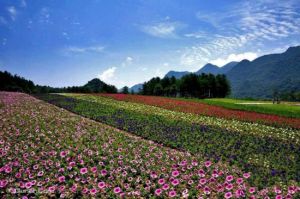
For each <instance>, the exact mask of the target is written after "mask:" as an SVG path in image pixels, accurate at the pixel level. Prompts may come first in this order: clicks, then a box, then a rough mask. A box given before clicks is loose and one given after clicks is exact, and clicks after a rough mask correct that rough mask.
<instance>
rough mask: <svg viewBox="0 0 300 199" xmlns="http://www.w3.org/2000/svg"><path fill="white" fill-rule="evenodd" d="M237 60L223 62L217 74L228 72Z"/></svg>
mask: <svg viewBox="0 0 300 199" xmlns="http://www.w3.org/2000/svg"><path fill="white" fill-rule="evenodd" d="M238 63H239V62H236V61H233V62H229V63H228V64H225V65H224V66H222V67H221V68H219V74H226V73H228V72H229V71H230V70H231V69H232V68H233V67H234V66H236V65H237V64H238Z"/></svg>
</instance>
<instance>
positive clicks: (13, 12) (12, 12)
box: [7, 6, 17, 21]
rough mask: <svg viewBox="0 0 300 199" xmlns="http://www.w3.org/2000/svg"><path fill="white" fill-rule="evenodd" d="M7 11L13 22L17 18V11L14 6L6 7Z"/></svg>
mask: <svg viewBox="0 0 300 199" xmlns="http://www.w3.org/2000/svg"><path fill="white" fill-rule="evenodd" d="M7 11H8V12H9V15H10V18H11V19H12V20H13V21H15V20H16V17H17V10H16V8H15V7H14V6H9V7H7Z"/></svg>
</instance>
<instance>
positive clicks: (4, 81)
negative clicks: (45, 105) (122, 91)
mask: <svg viewBox="0 0 300 199" xmlns="http://www.w3.org/2000/svg"><path fill="white" fill-rule="evenodd" d="M0 82H1V84H0V90H3V91H19V92H24V93H61V92H64V93H65V92H71V93H117V88H116V87H115V86H113V85H108V84H106V83H104V82H103V81H101V80H100V79H97V78H95V79H93V80H91V81H89V82H88V83H87V84H86V85H84V86H72V87H64V88H53V87H50V86H40V85H35V84H34V83H33V82H32V81H30V80H26V79H25V78H23V77H19V76H17V75H12V74H10V73H9V72H7V71H4V72H2V71H0Z"/></svg>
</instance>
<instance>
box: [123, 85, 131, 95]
mask: <svg viewBox="0 0 300 199" xmlns="http://www.w3.org/2000/svg"><path fill="white" fill-rule="evenodd" d="M122 93H123V94H128V93H129V89H128V86H124V87H123V88H122Z"/></svg>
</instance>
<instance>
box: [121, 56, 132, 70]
mask: <svg viewBox="0 0 300 199" xmlns="http://www.w3.org/2000/svg"><path fill="white" fill-rule="evenodd" d="M132 62H133V58H132V57H130V56H128V57H126V59H125V60H124V61H123V62H122V63H121V66H122V67H123V68H124V67H126V66H128V65H130V64H132Z"/></svg>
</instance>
